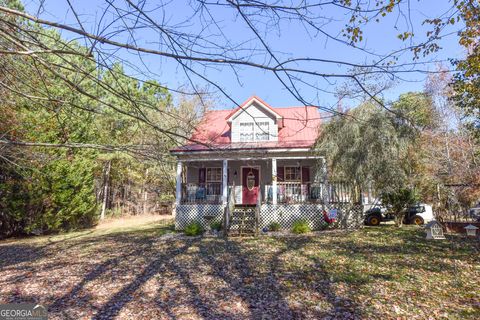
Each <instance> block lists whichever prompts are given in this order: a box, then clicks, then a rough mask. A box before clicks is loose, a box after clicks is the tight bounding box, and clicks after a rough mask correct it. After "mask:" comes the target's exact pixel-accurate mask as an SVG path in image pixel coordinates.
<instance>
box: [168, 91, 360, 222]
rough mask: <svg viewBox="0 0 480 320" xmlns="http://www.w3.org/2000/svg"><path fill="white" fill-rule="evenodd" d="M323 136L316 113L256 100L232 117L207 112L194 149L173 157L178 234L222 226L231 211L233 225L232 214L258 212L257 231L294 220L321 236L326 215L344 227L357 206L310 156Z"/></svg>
mask: <svg viewBox="0 0 480 320" xmlns="http://www.w3.org/2000/svg"><path fill="white" fill-rule="evenodd" d="M320 128H321V120H320V114H319V112H318V109H317V108H316V107H304V106H302V107H288V108H273V107H272V106H270V105H269V104H268V103H266V102H265V101H263V100H262V99H260V98H259V97H256V96H253V97H251V98H249V99H248V100H247V101H245V102H244V103H243V104H242V105H241V106H239V107H238V108H236V109H234V110H218V111H210V112H207V113H206V114H205V116H204V118H203V119H202V120H201V121H200V123H199V125H198V127H197V128H196V130H195V132H194V134H193V135H192V137H191V141H190V142H189V143H188V144H186V145H183V146H180V147H178V148H175V149H173V150H171V153H172V154H173V155H175V156H176V158H177V160H178V162H177V185H176V209H175V211H176V228H177V229H183V228H184V227H185V225H187V224H188V223H191V222H192V221H199V222H200V223H203V224H206V223H208V222H207V221H210V220H211V217H212V216H213V217H216V219H223V218H224V216H225V214H226V212H227V211H226V210H227V209H228V207H229V205H231V207H232V208H231V209H230V215H232V217H230V218H231V221H232V222H233V220H235V219H234V218H235V217H234V214H233V211H235V210H234V208H237V209H239V208H243V213H244V215H246V213H245V212H246V211H248V210H249V208H250V210H251V212H252V214H253V211H254V210H253V208H257V209H258V213H257V215H258V217H257V225H256V227H257V228H260V229H262V228H265V227H268V225H269V224H270V223H272V222H278V223H280V224H281V226H282V227H284V228H289V227H291V225H292V223H293V222H294V221H296V220H299V219H304V220H307V221H308V222H309V223H310V224H311V226H312V227H313V228H321V227H322V226H324V224H325V220H326V219H324V217H325V216H326V215H325V212H327V211H328V210H331V209H335V210H332V212H334V213H335V215H338V217H336V219H337V220H339V219H341V218H342V217H341V216H342V212H345V213H347V211H348V212H350V211H351V208H350V207H352V205H353V204H354V203H353V202H355V201H353V198H352V192H351V191H352V190H351V188H349V187H348V186H347V185H346V184H337V185H332V184H329V183H327V179H326V178H327V171H326V164H325V159H324V157H323V156H321V155H318V154H316V153H315V152H314V151H313V150H312V149H313V147H314V144H315V141H316V139H317V137H318V134H319V130H320ZM333 198H335V199H333ZM332 203H336V204H348V205H350V207H348V208H347V209H345V208H346V207H345V205H343V207H342V208H340V207H338V205H337V207H336V208H333V207H332V205H331V204H332ZM239 210H240V209H239ZM342 210H343V211H342ZM355 210H361V208H360V209H359V208H356V209H355ZM237 211H238V210H237ZM328 212H329V211H328ZM205 216H208V217H209V219H208V220H206V219H204V217H205ZM332 220H333V219H332ZM350 220H351V219H350ZM224 223H227V221H224ZM349 223H350V222H349ZM350 224H351V223H350Z"/></svg>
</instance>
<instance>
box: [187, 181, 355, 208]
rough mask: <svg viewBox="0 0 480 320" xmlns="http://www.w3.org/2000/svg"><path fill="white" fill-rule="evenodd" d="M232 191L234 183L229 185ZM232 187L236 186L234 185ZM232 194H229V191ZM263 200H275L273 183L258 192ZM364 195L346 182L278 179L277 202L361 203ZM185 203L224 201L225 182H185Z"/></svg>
mask: <svg viewBox="0 0 480 320" xmlns="http://www.w3.org/2000/svg"><path fill="white" fill-rule="evenodd" d="M228 188H229V190H231V189H232V186H229V187H228ZM233 188H235V187H234V186H233ZM229 194H230V193H229ZM259 195H260V198H261V201H262V202H266V203H272V202H273V199H272V197H273V189H272V185H264V186H263V187H262V192H259ZM361 198H362V194H361V192H360V190H359V189H358V188H356V187H354V186H353V185H352V184H348V183H343V182H329V183H301V182H278V183H277V203H282V204H290V203H291V204H294V203H348V202H351V203H360V202H361ZM181 203H183V204H201V203H206V204H207V203H209V204H221V203H222V183H221V182H213V183H202V184H193V183H186V184H183V185H182V199H181Z"/></svg>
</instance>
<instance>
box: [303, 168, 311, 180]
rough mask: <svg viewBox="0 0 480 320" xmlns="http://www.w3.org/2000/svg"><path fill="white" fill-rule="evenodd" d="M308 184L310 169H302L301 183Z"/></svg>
mask: <svg viewBox="0 0 480 320" xmlns="http://www.w3.org/2000/svg"><path fill="white" fill-rule="evenodd" d="M307 182H310V167H302V183H307Z"/></svg>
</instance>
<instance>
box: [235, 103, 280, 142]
mask: <svg viewBox="0 0 480 320" xmlns="http://www.w3.org/2000/svg"><path fill="white" fill-rule="evenodd" d="M230 119H231V122H230V128H231V141H232V143H235V142H247V141H250V142H254V141H277V140H278V124H277V123H278V120H277V113H275V114H273V113H272V112H268V111H267V110H265V109H264V108H263V107H261V106H260V105H259V104H258V103H257V102H252V103H250V104H249V105H248V106H246V107H244V108H243V109H242V110H240V111H239V112H237V113H236V114H235V116H233V117H231V118H230Z"/></svg>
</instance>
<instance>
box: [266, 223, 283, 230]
mask: <svg viewBox="0 0 480 320" xmlns="http://www.w3.org/2000/svg"><path fill="white" fill-rule="evenodd" d="M268 230H270V231H278V230H280V223H278V222H272V223H270V225H269V226H268Z"/></svg>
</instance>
